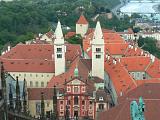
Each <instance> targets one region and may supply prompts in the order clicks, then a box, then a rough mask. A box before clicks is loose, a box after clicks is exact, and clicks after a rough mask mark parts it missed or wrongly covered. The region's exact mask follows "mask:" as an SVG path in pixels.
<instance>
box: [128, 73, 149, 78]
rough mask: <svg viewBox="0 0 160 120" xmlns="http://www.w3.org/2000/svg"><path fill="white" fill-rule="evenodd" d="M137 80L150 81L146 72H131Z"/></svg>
mask: <svg viewBox="0 0 160 120" xmlns="http://www.w3.org/2000/svg"><path fill="white" fill-rule="evenodd" d="M129 73H130V74H131V75H132V77H133V78H134V79H135V80H143V79H149V78H150V77H149V76H148V75H147V73H146V72H129Z"/></svg>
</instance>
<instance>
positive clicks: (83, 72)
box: [47, 56, 91, 88]
mask: <svg viewBox="0 0 160 120" xmlns="http://www.w3.org/2000/svg"><path fill="white" fill-rule="evenodd" d="M76 66H78V71H79V76H81V77H82V78H83V79H85V80H86V79H87V78H88V74H89V71H90V69H91V60H89V59H88V60H87V59H81V58H80V57H79V56H77V57H76V58H75V60H74V61H73V62H72V63H71V65H70V67H69V70H68V71H67V72H65V73H63V74H61V75H58V76H53V78H52V79H51V80H50V82H49V83H48V85H47V87H49V88H50V87H51V88H52V87H53V86H54V85H56V86H57V87H60V88H61V87H63V85H64V83H65V81H68V80H71V78H73V77H74V70H75V68H76Z"/></svg>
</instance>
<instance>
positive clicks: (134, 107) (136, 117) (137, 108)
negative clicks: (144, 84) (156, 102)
mask: <svg viewBox="0 0 160 120" xmlns="http://www.w3.org/2000/svg"><path fill="white" fill-rule="evenodd" d="M144 110H145V104H144V101H143V98H142V97H140V98H139V104H137V102H136V101H135V100H134V101H132V102H131V104H130V112H131V119H132V120H145V117H144Z"/></svg>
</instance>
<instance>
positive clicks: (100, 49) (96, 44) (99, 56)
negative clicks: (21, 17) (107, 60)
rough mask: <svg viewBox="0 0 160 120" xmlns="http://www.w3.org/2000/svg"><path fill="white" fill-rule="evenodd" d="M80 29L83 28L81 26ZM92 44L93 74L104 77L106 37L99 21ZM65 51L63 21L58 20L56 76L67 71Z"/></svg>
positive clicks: (56, 32)
mask: <svg viewBox="0 0 160 120" xmlns="http://www.w3.org/2000/svg"><path fill="white" fill-rule="evenodd" d="M80 26H83V25H80ZM76 27H77V26H76ZM80 29H81V30H83V28H81V27H80ZM76 31H77V30H76ZM85 31H86V30H85ZM91 46H92V71H91V73H92V76H95V77H99V78H102V79H104V37H103V33H102V29H101V25H100V22H99V21H98V22H97V25H96V28H95V31H94V35H93V39H92V42H91ZM65 52H66V47H65V42H64V37H63V33H62V28H61V23H60V22H59V21H58V24H57V28H56V30H55V41H54V56H55V57H54V58H55V76H57V75H60V74H62V73H64V72H66V71H65V66H66V65H65Z"/></svg>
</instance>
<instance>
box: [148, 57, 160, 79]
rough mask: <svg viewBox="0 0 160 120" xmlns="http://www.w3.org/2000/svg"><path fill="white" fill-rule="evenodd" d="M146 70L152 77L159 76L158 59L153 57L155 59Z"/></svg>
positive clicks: (159, 61) (159, 65) (159, 63)
mask: <svg viewBox="0 0 160 120" xmlns="http://www.w3.org/2000/svg"><path fill="white" fill-rule="evenodd" d="M146 72H147V73H148V75H149V76H151V77H153V78H160V60H159V59H158V58H155V61H154V62H153V63H152V64H150V66H149V67H148V69H147V70H146Z"/></svg>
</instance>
